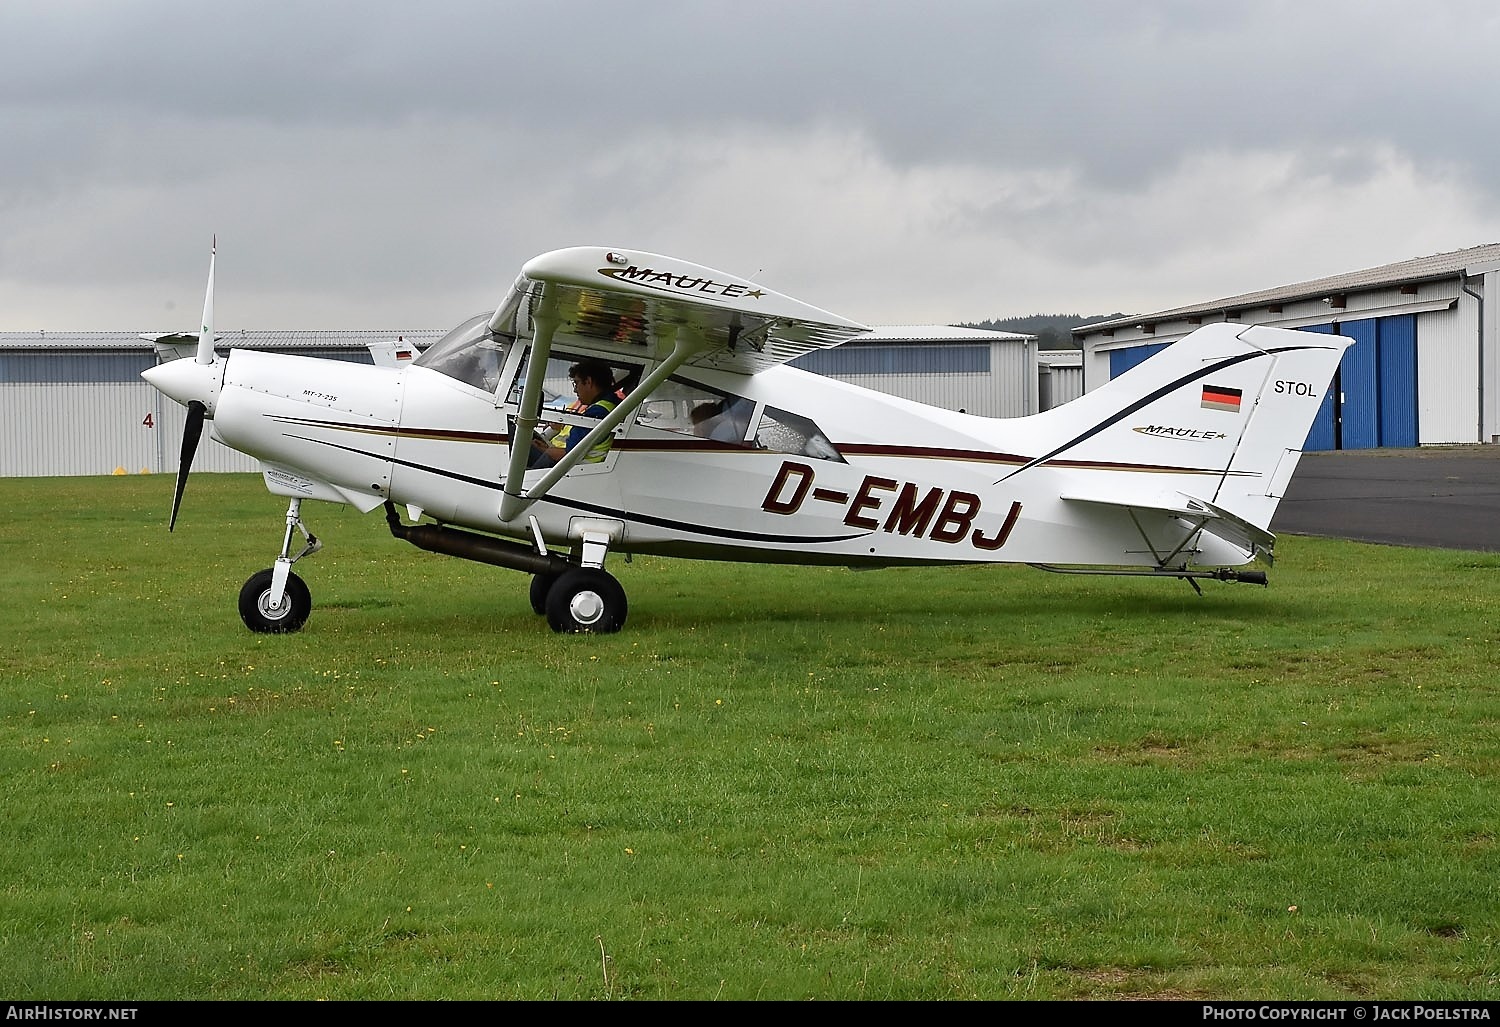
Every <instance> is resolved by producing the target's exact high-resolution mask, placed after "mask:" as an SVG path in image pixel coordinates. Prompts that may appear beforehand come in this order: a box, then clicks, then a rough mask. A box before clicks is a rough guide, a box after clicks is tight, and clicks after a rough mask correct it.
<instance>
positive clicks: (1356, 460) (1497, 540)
mask: <svg viewBox="0 0 1500 1027" xmlns="http://www.w3.org/2000/svg"><path fill="white" fill-rule="evenodd" d="M1271 530H1272V531H1273V532H1275V533H1277V534H1283V533H1285V534H1292V535H1318V536H1322V537H1325V538H1343V539H1353V540H1355V541H1359V542H1380V543H1386V544H1389V545H1399V546H1424V547H1434V548H1441V549H1467V550H1476V551H1482V552H1500V445H1487V446H1444V447H1432V448H1423V449H1361V450H1343V451H1340V452H1327V453H1306V454H1304V455H1303V456H1302V459H1301V461H1300V462H1299V463H1298V465H1297V471H1296V473H1295V474H1293V475H1292V480H1291V482H1290V483H1289V484H1288V485H1287V491H1286V496H1285V497H1284V498H1283V499H1282V501H1281V505H1280V506H1278V507H1277V509H1276V515H1275V517H1273V518H1272V519H1271Z"/></svg>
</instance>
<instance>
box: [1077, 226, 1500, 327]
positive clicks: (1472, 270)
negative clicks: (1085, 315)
mask: <svg viewBox="0 0 1500 1027" xmlns="http://www.w3.org/2000/svg"><path fill="white" fill-rule="evenodd" d="M1496 269H1500V243H1487V244H1485V245H1483V246H1471V247H1469V248H1468V249H1463V250H1452V251H1450V252H1448V253H1434V254H1432V255H1431V256H1427V257H1413V258H1412V259H1410V260H1401V261H1397V262H1396V263H1394V264H1382V265H1380V266H1379V267H1372V268H1366V269H1364V270H1363V271H1349V272H1346V273H1344V274H1341V275H1330V276H1328V277H1327V278H1314V279H1312V280H1311V281H1307V282H1298V283H1296V284H1295V285H1282V286H1278V287H1277V288H1274V289H1262V290H1260V291H1259V292H1246V293H1241V294H1240V295H1238V296H1227V297H1225V298H1224V299H1219V300H1211V301H1209V302H1207V303H1195V304H1193V305H1192V306H1188V307H1174V308H1172V309H1171V310H1158V311H1156V312H1154V313H1149V314H1132V315H1131V316H1129V317H1117V318H1112V319H1110V320H1108V321H1096V322H1095V323H1093V324H1087V325H1079V326H1078V327H1076V328H1074V329H1073V333H1074V334H1075V335H1079V334H1083V333H1087V332H1093V331H1097V330H1099V329H1103V328H1113V327H1118V326H1121V325H1135V324H1138V323H1140V321H1141V320H1142V319H1145V320H1150V321H1169V320H1174V319H1178V318H1184V317H1192V316H1193V315H1195V314H1214V313H1218V312H1219V311H1223V310H1236V309H1238V308H1241V307H1261V306H1265V305H1267V304H1271V303H1291V302H1294V301H1296V300H1305V299H1313V298H1315V297H1321V296H1328V295H1330V294H1333V293H1341V292H1358V291H1360V290H1362V289H1380V288H1387V287H1389V286H1392V285H1396V284H1405V283H1416V282H1425V281H1432V280H1433V279H1439V278H1453V277H1456V276H1457V275H1459V274H1460V273H1465V274H1478V273H1479V272H1481V271H1493V270H1496Z"/></svg>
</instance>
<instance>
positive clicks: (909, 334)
mask: <svg viewBox="0 0 1500 1027" xmlns="http://www.w3.org/2000/svg"><path fill="white" fill-rule="evenodd" d="M1035 338H1036V336H1035V335H1019V334H1017V333H1016V332H996V331H992V330H990V329H988V328H959V327H957V326H955V325H877V326H875V327H874V328H872V329H871V330H870V331H869V332H868V333H867V334H864V335H860V336H856V337H855V338H854V339H852V340H850V341H851V342H1009V341H1012V340H1015V339H1035Z"/></svg>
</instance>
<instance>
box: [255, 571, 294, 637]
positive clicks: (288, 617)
mask: <svg viewBox="0 0 1500 1027" xmlns="http://www.w3.org/2000/svg"><path fill="white" fill-rule="evenodd" d="M271 574H272V570H271V568H269V567H267V568H266V569H265V570H263V571H256V572H255V573H254V574H252V575H250V580H249V581H247V582H245V585H244V587H243V588H241V589H240V620H242V621H244V622H245V627H247V628H249V629H250V630H251V631H259V632H261V633H262V634H269V635H280V634H286V633H288V632H292V631H300V630H302V625H304V624H306V623H307V615H308V614H310V613H312V593H311V592H309V591H308V590H307V583H306V582H304V581H303V580H302V579H301V578H299V577H297V575H295V574H288V575H287V578H286V589H285V591H284V592H283V593H282V596H281V605H279V606H272V605H271V604H270V599H271Z"/></svg>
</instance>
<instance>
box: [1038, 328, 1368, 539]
mask: <svg viewBox="0 0 1500 1027" xmlns="http://www.w3.org/2000/svg"><path fill="white" fill-rule="evenodd" d="M1350 342H1351V340H1349V339H1346V338H1342V337H1340V336H1336V335H1321V334H1314V333H1311V332H1297V331H1288V330H1286V329H1280V328H1265V327H1260V326H1249V327H1247V326H1244V325H1235V324H1215V325H1206V326H1204V327H1203V328H1200V329H1198V330H1197V331H1195V332H1193V333H1192V334H1191V335H1188V336H1187V337H1186V338H1184V339H1182V340H1181V341H1179V342H1177V343H1175V344H1173V345H1171V346H1169V347H1168V348H1167V349H1165V350H1163V351H1162V352H1160V353H1157V354H1155V355H1154V356H1152V357H1151V358H1150V359H1149V360H1145V361H1143V362H1142V363H1140V364H1138V365H1137V366H1135V367H1134V368H1132V369H1131V370H1130V371H1128V372H1126V373H1125V374H1123V375H1121V376H1120V377H1118V378H1116V379H1114V380H1112V381H1110V382H1109V383H1108V384H1107V385H1104V386H1103V387H1101V388H1099V389H1096V390H1094V391H1093V392H1090V393H1087V394H1086V395H1084V396H1082V397H1080V398H1079V399H1076V400H1074V401H1072V402H1071V403H1067V404H1064V405H1063V406H1061V407H1057V408H1055V409H1054V410H1051V411H1048V412H1047V413H1045V414H1042V415H1040V416H1039V417H1038V418H1036V419H1035V420H1036V421H1037V423H1038V425H1039V426H1041V425H1043V424H1045V426H1046V427H1047V428H1048V429H1049V430H1048V431H1047V432H1046V434H1047V435H1048V436H1049V437H1050V441H1049V442H1048V444H1047V445H1045V446H1044V449H1043V455H1040V456H1038V457H1037V458H1035V459H1034V460H1032V461H1030V462H1029V463H1027V464H1026V465H1024V466H1023V467H1021V468H1020V469H1018V470H1017V471H1014V472H1012V474H1019V473H1021V472H1023V471H1025V470H1026V469H1027V468H1028V467H1034V466H1038V465H1049V466H1054V467H1060V466H1072V467H1080V468H1100V469H1110V470H1123V471H1134V472H1144V473H1141V474H1137V475H1132V476H1131V477H1132V479H1134V480H1135V481H1137V482H1138V483H1139V486H1138V487H1126V488H1123V489H1121V490H1120V495H1119V497H1118V498H1112V497H1107V496H1105V495H1102V494H1099V493H1098V490H1097V489H1095V490H1090V491H1092V492H1094V493H1095V495H1094V496H1093V497H1092V498H1093V501H1096V502H1099V501H1107V502H1115V503H1118V504H1120V505H1137V504H1136V502H1135V501H1134V500H1133V498H1132V493H1139V494H1140V496H1141V497H1142V505H1151V504H1150V503H1146V502H1145V501H1144V497H1146V496H1147V495H1148V494H1152V493H1160V492H1162V491H1163V490H1167V491H1175V492H1177V493H1180V494H1181V495H1182V496H1185V497H1188V498H1189V499H1196V500H1201V501H1204V502H1207V503H1210V504H1212V506H1213V507H1215V508H1217V509H1218V510H1219V511H1221V512H1223V513H1228V514H1230V515H1233V517H1234V518H1237V519H1240V520H1243V521H1244V522H1246V523H1247V524H1249V525H1254V526H1256V527H1258V528H1260V529H1266V528H1268V527H1269V525H1270V523H1271V516H1272V514H1274V513H1275V512H1276V505H1277V503H1278V502H1279V501H1280V500H1281V496H1282V494H1283V493H1284V492H1285V489H1286V485H1287V482H1288V481H1289V480H1290V479H1291V476H1292V472H1293V471H1294V470H1296V467H1297V461H1298V460H1299V459H1300V458H1301V456H1302V447H1303V445H1304V444H1305V443H1306V441H1307V434H1308V432H1309V431H1310V430H1311V428H1312V424H1313V420H1314V419H1315V418H1316V417H1317V414H1318V410H1319V408H1320V406H1321V405H1322V403H1323V399H1324V396H1325V395H1326V394H1327V392H1328V389H1329V387H1330V384H1331V383H1332V381H1333V375H1334V372H1335V370H1337V368H1338V365H1339V360H1340V359H1341V358H1342V357H1343V354H1344V349H1345V348H1346V347H1347V346H1348V345H1349V343H1350ZM1043 419H1046V420H1045V421H1043ZM1109 491H1110V492H1114V490H1113V489H1110V490H1109ZM1080 498H1082V497H1080ZM1156 505H1161V504H1160V503H1159V502H1158V503H1157V504H1156Z"/></svg>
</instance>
